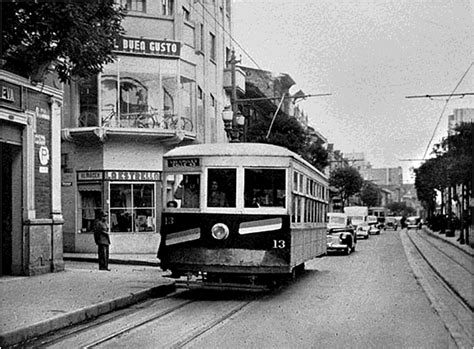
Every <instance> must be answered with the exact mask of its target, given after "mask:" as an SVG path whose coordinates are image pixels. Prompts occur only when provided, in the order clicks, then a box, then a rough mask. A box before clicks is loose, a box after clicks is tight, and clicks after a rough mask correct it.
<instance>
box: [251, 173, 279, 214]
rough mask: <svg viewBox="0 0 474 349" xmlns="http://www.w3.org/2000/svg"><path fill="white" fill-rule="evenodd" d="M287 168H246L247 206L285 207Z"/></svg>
mask: <svg viewBox="0 0 474 349" xmlns="http://www.w3.org/2000/svg"><path fill="white" fill-rule="evenodd" d="M285 184H286V180H285V170H270V169H245V192H244V197H245V207H285Z"/></svg>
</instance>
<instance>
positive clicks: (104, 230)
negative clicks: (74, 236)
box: [94, 210, 110, 271]
mask: <svg viewBox="0 0 474 349" xmlns="http://www.w3.org/2000/svg"><path fill="white" fill-rule="evenodd" d="M107 218H108V215H107V213H106V212H105V211H102V210H101V211H100V212H99V218H98V219H96V221H95V223H94V240H95V243H96V244H97V249H98V255H99V270H108V271H110V269H109V245H110V237H109V233H108V232H109V226H108V223H107Z"/></svg>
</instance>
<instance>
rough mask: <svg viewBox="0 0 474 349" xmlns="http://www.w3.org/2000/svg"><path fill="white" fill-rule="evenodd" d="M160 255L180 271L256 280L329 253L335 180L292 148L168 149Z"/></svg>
mask: <svg viewBox="0 0 474 349" xmlns="http://www.w3.org/2000/svg"><path fill="white" fill-rule="evenodd" d="M163 181H164V182H163V191H164V192H163V198H164V200H165V202H164V209H163V214H162V226H161V242H160V247H159V251H158V258H159V259H160V261H161V266H162V268H163V270H170V271H171V272H172V275H173V276H174V277H179V276H181V275H188V277H189V275H192V274H194V275H198V276H200V277H201V278H202V282H203V283H209V284H210V283H213V284H215V283H216V282H217V283H223V284H226V283H227V284H231V283H232V284H235V283H247V282H250V283H254V282H257V283H258V282H260V280H262V281H263V282H268V281H271V280H273V281H274V280H278V279H279V278H280V279H281V278H282V277H288V275H292V274H294V271H295V270H297V269H298V268H301V267H303V268H304V263H305V262H306V261H308V260H311V259H313V258H315V257H318V256H321V255H325V254H326V223H325V216H326V213H327V207H328V184H327V178H326V177H325V175H324V174H322V173H321V172H320V171H318V170H317V169H316V168H314V167H313V166H311V165H310V164H309V163H308V162H306V161H305V160H304V159H302V158H301V157H300V156H299V155H297V154H295V153H293V152H291V151H289V150H288V149H286V148H282V147H278V146H274V145H269V144H258V143H225V144H199V145H190V146H183V147H178V148H175V149H173V150H171V151H169V152H168V153H166V154H165V155H164V164H163Z"/></svg>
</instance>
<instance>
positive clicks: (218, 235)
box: [211, 223, 229, 240]
mask: <svg viewBox="0 0 474 349" xmlns="http://www.w3.org/2000/svg"><path fill="white" fill-rule="evenodd" d="M211 234H212V236H213V237H214V239H216V240H224V239H227V237H228V236H229V227H227V225H225V224H224V223H217V224H214V225H213V227H212V229H211Z"/></svg>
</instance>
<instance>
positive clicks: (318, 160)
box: [302, 141, 329, 171]
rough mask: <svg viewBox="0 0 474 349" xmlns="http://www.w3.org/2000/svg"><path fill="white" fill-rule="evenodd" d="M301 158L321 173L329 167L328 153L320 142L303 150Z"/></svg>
mask: <svg viewBox="0 0 474 349" xmlns="http://www.w3.org/2000/svg"><path fill="white" fill-rule="evenodd" d="M302 156H303V158H304V159H305V160H306V161H308V162H309V163H310V164H311V165H313V166H314V167H316V168H317V169H318V170H320V171H323V170H324V168H325V167H326V166H328V165H329V160H328V157H329V155H328V152H327V150H326V149H325V148H324V147H323V145H322V143H321V141H317V142H312V143H309V144H308V145H307V146H306V147H305V148H304V149H303V154H302Z"/></svg>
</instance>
